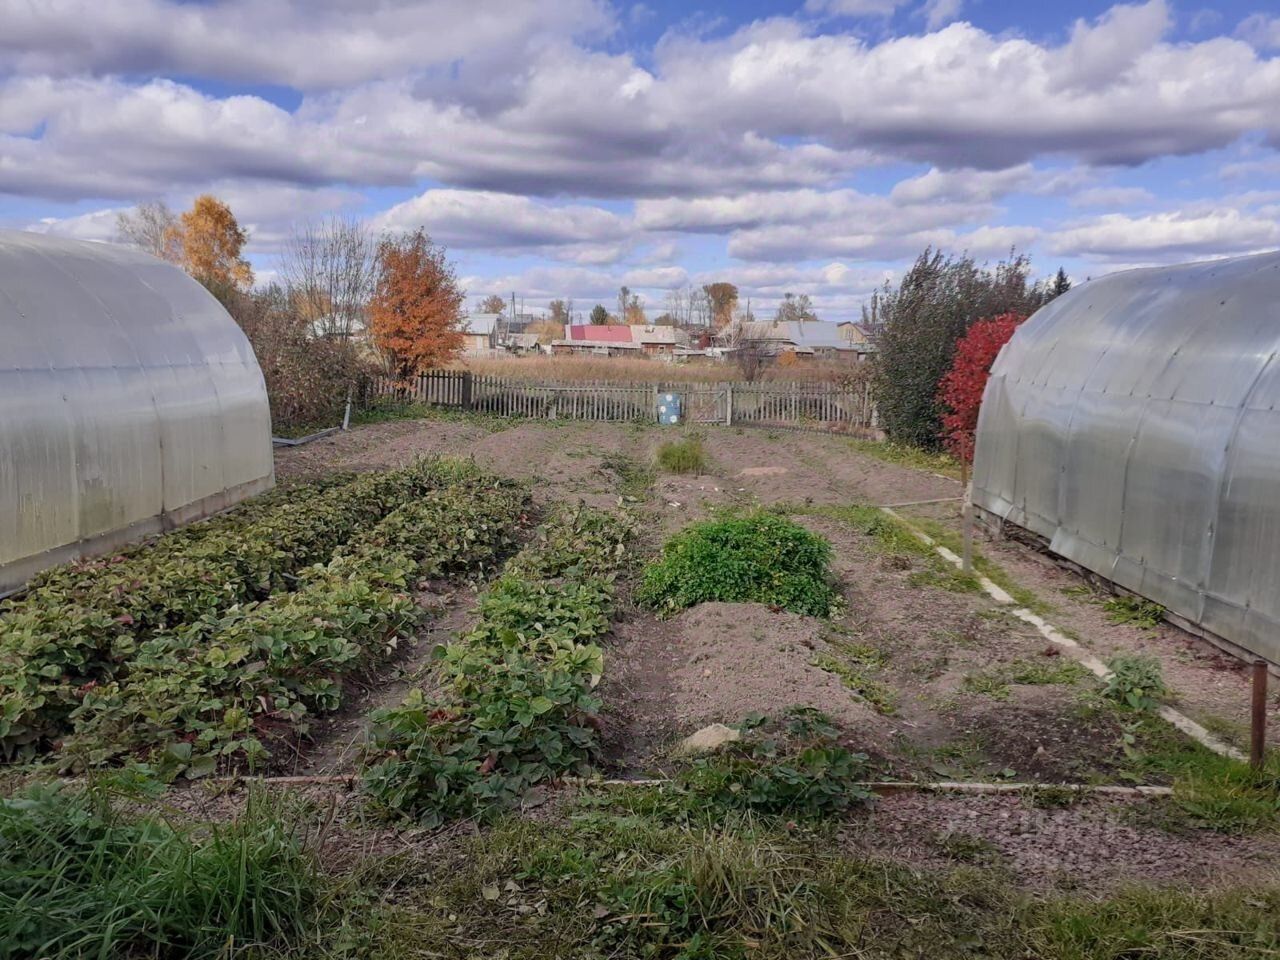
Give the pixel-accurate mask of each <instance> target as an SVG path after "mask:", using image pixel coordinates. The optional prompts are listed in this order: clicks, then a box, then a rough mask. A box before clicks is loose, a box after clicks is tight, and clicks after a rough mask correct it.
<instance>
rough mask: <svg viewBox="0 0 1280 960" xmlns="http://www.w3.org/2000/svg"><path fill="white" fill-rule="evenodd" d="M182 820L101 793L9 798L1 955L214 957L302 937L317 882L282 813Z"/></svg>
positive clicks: (3, 816)
mask: <svg viewBox="0 0 1280 960" xmlns="http://www.w3.org/2000/svg"><path fill="white" fill-rule="evenodd" d="M184 821H185V818H175V820H174V821H170V820H165V819H161V818H159V817H155V816H150V817H143V818H141V819H135V820H131V819H127V818H125V817H123V816H121V815H120V814H118V813H116V812H115V811H114V810H113V808H112V806H111V803H110V799H109V797H107V796H106V794H105V793H104V792H103V791H101V790H99V789H96V788H95V789H91V790H89V791H87V792H86V791H77V790H72V789H63V790H58V789H57V788H53V787H48V786H41V787H34V788H32V789H30V790H28V791H26V792H25V793H22V794H19V795H17V796H15V797H13V798H10V799H8V800H5V801H3V802H0V955H3V956H30V957H82V956H84V957H89V956H102V957H108V956H111V957H114V956H151V955H156V956H173V957H177V956H181V957H190V958H204V957H210V958H212V957H223V956H227V955H228V951H229V950H230V949H233V948H242V947H245V946H248V945H251V944H264V945H270V944H273V943H280V944H283V943H287V942H288V941H289V940H291V939H292V938H294V937H296V936H297V935H298V934H299V932H300V931H301V929H302V928H303V927H304V925H305V924H306V923H307V922H308V921H309V920H310V919H311V918H312V917H313V915H314V907H315V900H316V893H315V891H316V889H317V887H318V885H319V883H320V875H319V872H318V871H317V869H316V868H315V865H314V863H313V861H312V859H311V857H310V855H309V854H308V853H306V852H305V851H304V849H303V847H302V844H301V842H300V840H299V838H298V836H297V835H296V833H295V831H294V829H293V828H292V826H291V825H290V824H289V823H288V822H287V821H286V820H285V819H284V818H283V817H282V816H281V815H280V814H279V812H278V810H277V811H273V810H272V809H271V808H270V807H269V805H268V804H266V803H261V804H259V803H251V806H250V812H249V813H248V814H247V815H246V816H245V817H244V818H243V819H241V820H239V821H237V822H236V823H234V824H231V825H227V826H214V827H209V828H205V829H199V830H197V829H194V828H192V827H191V826H189V825H186V824H185V822H184Z"/></svg>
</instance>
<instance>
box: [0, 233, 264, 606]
mask: <svg viewBox="0 0 1280 960" xmlns="http://www.w3.org/2000/svg"><path fill="white" fill-rule="evenodd" d="M0 332H2V333H3V349H0V595H3V594H4V593H7V592H12V591H13V590H14V589H16V588H18V587H19V586H21V585H22V584H23V583H24V582H25V581H26V580H27V579H28V578H29V577H30V576H31V575H32V574H33V573H35V572H37V571H38V570H40V569H42V568H44V567H47V566H51V565H53V564H55V563H59V562H63V561H66V560H70V559H74V558H76V557H80V556H86V555H92V554H96V553H101V552H104V551H106V550H110V549H113V548H115V547H117V546H118V545H120V544H121V543H124V542H125V541H127V540H130V539H133V538H135V537H138V536H142V535H145V534H149V533H153V532H156V531H159V530H162V529H167V528H169V527H172V526H176V525H178V524H182V523H186V522H188V521H191V520H194V519H197V518H199V517H203V516H207V515H208V514H210V513H213V512H215V511H217V510H221V509H223V508H224V507H227V506H229V505H231V504H233V503H235V502H236V501H238V500H241V499H243V498H245V497H247V496H250V495H252V494H255V493H258V492H259V491H261V490H265V489H267V488H268V487H270V486H271V485H272V482H273V480H274V474H273V468H272V459H271V417H270V413H269V411H268V407H267V395H266V388H265V386H264V384H263V379H262V372H261V370H259V369H258V363H257V361H256V360H255V359H254V355H253V351H252V349H251V348H250V346H249V342H248V341H247V340H246V339H245V337H244V334H243V333H241V331H240V328H239V327H238V326H237V325H236V323H235V321H233V320H232V319H231V317H230V316H229V315H228V314H227V312H226V311H225V310H223V308H222V306H221V305H220V304H219V303H218V301H217V300H216V299H214V297H212V296H211V295H210V294H209V293H208V291H206V290H205V289H204V287H202V286H201V285H200V284H199V283H197V282H196V281H194V280H192V279H191V278H190V277H189V276H187V275H186V274H185V273H183V272H182V271H181V270H179V269H178V268H177V267H175V266H173V265H171V264H168V263H164V262H162V261H160V260H157V259H156V258H154V257H151V256H148V255H146V254H144V253H139V252H137V251H134V250H128V249H124V248H121V247H116V246H109V245H106V244H96V243H84V242H79V241H74V240H63V239H58V238H53V237H47V236H42V235H37V234H30V233H14V232H0Z"/></svg>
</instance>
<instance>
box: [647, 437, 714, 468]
mask: <svg viewBox="0 0 1280 960" xmlns="http://www.w3.org/2000/svg"><path fill="white" fill-rule="evenodd" d="M657 461H658V466H659V467H660V468H661V469H663V470H665V471H666V472H667V473H706V472H707V465H708V464H709V463H710V458H709V457H708V456H707V449H706V446H705V445H704V444H703V442H702V437H701V436H700V435H699V434H696V433H691V434H689V435H688V436H685V437H681V438H680V439H679V440H667V441H666V442H664V443H663V444H662V445H661V446H659V447H658V453H657Z"/></svg>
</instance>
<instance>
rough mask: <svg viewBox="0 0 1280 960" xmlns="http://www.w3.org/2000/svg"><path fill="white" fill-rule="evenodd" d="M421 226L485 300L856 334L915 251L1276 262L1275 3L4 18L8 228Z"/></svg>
mask: <svg viewBox="0 0 1280 960" xmlns="http://www.w3.org/2000/svg"><path fill="white" fill-rule="evenodd" d="M205 191H211V192H213V193H215V194H217V195H218V196H220V197H222V198H224V199H225V200H227V201H228V202H229V203H230V204H231V206H232V208H233V209H234V211H235V213H236V215H237V216H238V217H239V218H240V220H241V222H242V223H243V224H245V225H247V226H248V227H249V229H250V231H251V237H252V239H251V249H250V254H251V259H252V260H253V262H254V264H255V266H256V267H257V268H258V270H259V272H260V274H262V275H263V276H266V277H269V276H270V273H271V270H272V264H273V260H274V257H275V253H276V251H277V250H278V249H279V244H280V242H281V239H282V237H284V236H286V235H287V233H288V231H289V229H290V224H291V223H292V222H293V221H295V220H299V219H305V218H309V217H312V218H314V217H318V216H323V215H325V214H328V213H341V214H353V215H359V216H363V217H367V218H368V219H370V220H371V221H373V222H374V224H375V225H376V226H378V227H380V228H392V229H395V228H402V227H415V226H417V225H419V224H421V225H423V226H425V227H426V228H427V230H428V231H429V232H430V233H431V234H432V235H433V236H434V237H435V238H436V239H438V240H440V241H442V242H444V243H445V244H447V245H448V247H449V248H450V251H451V252H452V254H453V256H454V257H455V259H456V260H457V262H458V264H459V269H460V272H461V274H462V275H463V276H464V277H465V283H466V286H467V288H468V291H469V293H470V294H472V295H473V299H475V298H478V297H479V296H480V295H482V294H485V293H490V292H497V293H501V294H503V295H509V294H510V292H511V291H512V290H514V291H515V292H516V293H517V295H518V296H520V297H522V298H524V299H525V301H526V302H527V303H528V304H529V305H530V306H534V305H541V304H544V303H545V302H546V300H547V299H549V298H552V297H572V298H574V299H575V301H576V306H577V307H578V308H580V309H589V307H590V305H591V304H592V303H594V302H595V301H596V300H603V301H604V302H610V301H611V298H613V297H614V295H615V292H616V290H617V287H618V285H619V284H623V283H625V284H627V285H629V286H631V287H632V288H633V289H637V290H639V291H640V292H641V293H642V294H643V295H644V297H645V300H646V302H647V304H648V305H649V306H650V308H651V313H652V312H656V310H655V309H653V308H658V309H660V307H661V304H662V301H663V299H664V296H665V291H666V290H667V289H669V288H670V287H672V286H676V285H679V284H682V283H685V282H695V283H704V282H708V281H711V280H729V281H732V282H735V283H737V284H738V285H739V286H740V288H741V289H742V291H743V294H744V296H748V295H749V296H750V297H751V298H752V300H753V307H757V306H758V307H759V308H760V309H757V313H763V312H766V311H767V310H768V309H769V307H770V306H771V304H772V303H774V302H776V300H777V298H779V297H780V296H781V294H782V293H783V292H785V291H795V292H808V293H810V294H811V295H813V297H814V299H815V301H816V302H817V304H818V306H819V312H820V313H821V314H822V315H824V316H827V317H831V318H841V317H845V316H853V315H856V313H857V309H858V306H859V304H860V303H861V301H862V300H863V299H864V298H865V297H866V295H867V294H868V292H869V291H870V290H871V289H873V288H874V287H875V286H876V285H878V284H879V283H880V282H881V281H882V280H883V279H884V278H886V277H893V276H895V275H897V274H898V273H900V272H901V270H902V267H903V265H904V263H905V262H907V261H909V260H910V259H911V258H912V257H913V256H914V255H915V254H917V253H918V252H919V251H920V250H921V249H923V248H924V247H925V246H926V245H928V244H934V245H939V246H942V247H944V248H945V249H948V250H955V251H961V250H967V251H969V252H970V253H972V254H975V255H977V256H979V257H982V258H988V257H998V256H1000V255H1001V254H1002V253H1004V252H1006V251H1007V250H1008V249H1009V247H1010V246H1011V245H1016V246H1017V247H1018V248H1019V249H1020V250H1025V251H1027V252H1029V253H1030V254H1031V255H1032V257H1033V262H1034V265H1035V267H1036V269H1037V271H1038V272H1040V273H1052V272H1053V271H1055V270H1056V269H1057V267H1058V266H1059V265H1060V264H1061V265H1063V266H1065V267H1066V269H1067V271H1068V273H1070V274H1071V275H1072V276H1073V277H1074V278H1077V279H1083V278H1084V277H1086V276H1090V275H1092V276H1096V275H1098V274H1100V273H1103V272H1107V271H1111V270H1115V269H1119V268H1122V267H1125V266H1130V265H1135V264H1147V263H1162V262H1171V261H1180V260H1188V259H1195V258H1201V257H1208V256H1223V255H1231V254H1239V253H1247V252H1251V251H1258V250H1265V249H1273V248H1276V247H1280V12H1278V10H1277V4H1276V0H1149V2H1147V3H1140V4H1134V5H1118V6H1117V5H1112V4H1109V3H1106V2H1094V0H1065V2H1061V3H1052V4H1050V3H1035V2H1028V0H923V2H922V0H793V2H784V0H770V2H766V0H707V2H703V3H698V2H697V0H693V2H689V0H684V2H681V0H647V2H643V3H624V2H612V3H610V2H608V0H528V2H525V0H417V2H415V0H360V2H358V0H206V2H185V3H182V2H175V0H0V226H4V227H17V228H25V229H40V230H49V231H54V232H59V233H64V234H67V235H71V236H79V237H85V238H90V239H110V238H111V237H112V234H113V232H114V219H115V212H116V211H117V210H121V209H127V208H128V207H130V206H131V205H132V204H135V203H137V202H139V201H143V200H152V199H164V200H166V201H167V202H168V203H169V204H170V205H171V206H174V207H175V208H179V207H183V206H185V205H187V204H189V203H190V201H191V198H192V197H193V196H195V195H196V194H197V193H200V192H205Z"/></svg>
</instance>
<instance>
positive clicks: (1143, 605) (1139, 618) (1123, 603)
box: [1102, 595, 1164, 630]
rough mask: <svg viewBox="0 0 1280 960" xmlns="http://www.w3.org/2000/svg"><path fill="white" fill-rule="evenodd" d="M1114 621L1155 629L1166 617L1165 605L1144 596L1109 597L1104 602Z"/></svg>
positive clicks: (1144, 628) (1110, 618) (1108, 616)
mask: <svg viewBox="0 0 1280 960" xmlns="http://www.w3.org/2000/svg"><path fill="white" fill-rule="evenodd" d="M1102 608H1103V609H1104V610H1106V611H1107V619H1108V620H1110V621H1111V622H1112V623H1127V624H1130V625H1132V626H1135V627H1140V628H1142V629H1143V630H1154V629H1155V628H1156V627H1157V626H1159V624H1160V621H1161V620H1163V619H1164V607H1162V606H1160V604H1158V603H1152V602H1151V601H1150V600H1144V599H1142V597H1131V596H1128V595H1122V596H1115V597H1109V598H1108V599H1107V600H1105V601H1104V602H1103V604H1102Z"/></svg>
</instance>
